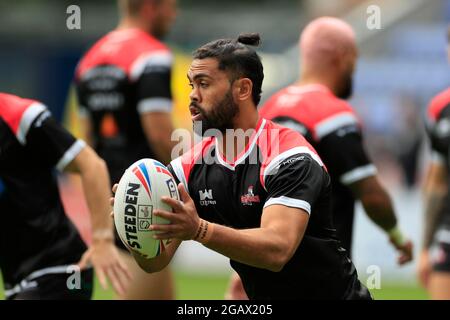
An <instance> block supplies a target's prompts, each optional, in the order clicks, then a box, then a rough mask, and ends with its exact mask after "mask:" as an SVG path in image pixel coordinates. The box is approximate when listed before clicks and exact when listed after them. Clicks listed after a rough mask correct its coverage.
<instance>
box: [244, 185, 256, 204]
mask: <svg viewBox="0 0 450 320" xmlns="http://www.w3.org/2000/svg"><path fill="white" fill-rule="evenodd" d="M259 202H260V199H259V196H258V195H256V196H255V194H254V193H253V186H249V187H248V191H247V194H244V195H242V196H241V203H242V204H243V205H244V206H251V205H253V203H259Z"/></svg>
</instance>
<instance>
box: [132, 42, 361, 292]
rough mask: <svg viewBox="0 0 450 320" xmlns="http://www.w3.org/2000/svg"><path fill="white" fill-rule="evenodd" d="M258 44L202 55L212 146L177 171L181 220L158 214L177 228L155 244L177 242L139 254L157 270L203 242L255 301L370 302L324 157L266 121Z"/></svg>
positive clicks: (203, 102)
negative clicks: (340, 229) (183, 248)
mask: <svg viewBox="0 0 450 320" xmlns="http://www.w3.org/2000/svg"><path fill="white" fill-rule="evenodd" d="M259 41H260V38H259V35H257V34H250V35H241V36H239V38H238V39H235V40H233V39H220V40H216V41H213V42H210V43H208V44H206V45H204V46H202V47H200V48H199V49H197V50H196V51H195V52H194V60H193V61H192V64H191V66H190V68H189V71H188V78H189V82H190V85H191V87H192V91H191V94H190V99H191V104H190V111H191V114H192V120H193V122H194V123H195V125H198V124H199V123H201V126H202V132H201V134H202V135H203V136H204V137H205V138H204V139H203V141H202V142H201V143H199V144H197V145H196V146H195V147H194V148H193V149H192V150H191V151H189V152H187V153H185V154H184V155H183V156H181V157H179V158H177V159H175V160H173V161H172V162H171V164H170V165H169V170H170V171H171V172H172V174H173V176H174V177H175V178H176V180H178V181H179V182H181V183H180V184H179V186H178V189H179V191H180V195H181V198H182V200H183V202H181V201H178V200H175V199H172V198H167V197H163V198H162V200H163V201H165V202H166V203H168V204H169V205H170V206H172V208H173V210H174V213H172V212H167V211H163V210H154V211H153V213H154V214H155V215H156V216H160V217H162V218H165V219H168V220H169V221H171V224H168V225H152V226H151V227H150V228H151V230H155V231H160V233H159V234H156V235H155V237H156V238H157V239H169V238H170V239H173V241H172V242H171V244H170V245H168V246H167V248H166V250H165V251H164V252H162V254H161V255H159V256H157V257H155V258H152V259H146V258H144V257H141V256H140V255H139V254H138V253H133V255H134V257H135V259H136V260H137V261H138V263H139V264H140V265H141V266H142V268H143V269H144V270H147V271H148V272H155V271H158V270H161V269H163V268H165V267H166V266H167V264H168V263H169V262H170V260H171V258H172V257H173V255H174V253H175V251H176V249H177V248H178V246H179V245H180V243H181V242H182V241H183V240H196V241H198V242H200V243H203V244H204V245H205V246H206V247H208V248H210V249H212V250H215V251H216V252H218V253H221V254H223V255H225V256H227V257H229V258H230V259H231V266H232V267H233V269H235V270H236V271H237V272H238V273H239V275H240V276H241V278H242V279H243V284H244V287H245V291H246V293H247V294H248V296H249V297H250V298H252V299H327V298H328V299H370V294H369V292H368V290H367V289H366V288H365V287H364V286H363V285H362V284H361V283H360V281H359V280H358V276H357V272H356V269H355V268H354V266H353V264H352V262H351V260H350V259H349V258H348V255H347V253H346V251H345V250H344V249H342V248H341V247H340V245H339V242H338V241H337V240H336V235H335V230H334V229H333V228H332V215H331V198H330V196H331V183H330V177H329V175H328V173H327V172H326V169H325V167H324V166H323V163H322V161H321V160H320V158H319V156H318V155H317V153H316V152H315V151H314V149H313V148H312V147H311V146H310V144H309V143H308V142H307V141H306V140H305V139H304V138H303V137H302V136H301V135H300V134H298V133H297V132H295V131H294V130H291V129H288V128H284V127H281V126H279V125H276V124H274V123H273V122H271V121H268V120H266V119H264V118H262V117H260V116H259V114H258V111H257V105H258V103H259V101H260V98H261V86H262V81H263V78H264V73H263V66H262V64H261V60H260V58H259V57H258V55H257V54H256V52H255V51H254V50H253V49H252V48H250V47H249V46H250V45H253V46H254V45H258V44H259ZM208 130H215V135H213V136H212V137H211V136H209V137H208V136H207V135H208ZM244 132H246V133H247V134H248V135H247V134H245V137H244V136H243V135H244ZM250 133H251V134H250ZM230 134H231V136H230ZM242 138H245V139H242ZM230 139H231V141H230ZM235 139H237V140H238V141H239V140H241V142H242V143H241V144H238V143H236V140H235ZM188 193H189V194H188Z"/></svg>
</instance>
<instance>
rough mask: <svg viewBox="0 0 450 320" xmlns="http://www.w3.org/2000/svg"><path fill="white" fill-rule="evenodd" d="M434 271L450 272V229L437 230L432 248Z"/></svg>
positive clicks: (431, 256)
mask: <svg viewBox="0 0 450 320" xmlns="http://www.w3.org/2000/svg"><path fill="white" fill-rule="evenodd" d="M430 259H431V263H432V265H433V270H434V271H440V272H450V228H448V227H447V228H440V229H438V230H437V232H436V234H435V236H434V241H433V244H432V245H431V248H430Z"/></svg>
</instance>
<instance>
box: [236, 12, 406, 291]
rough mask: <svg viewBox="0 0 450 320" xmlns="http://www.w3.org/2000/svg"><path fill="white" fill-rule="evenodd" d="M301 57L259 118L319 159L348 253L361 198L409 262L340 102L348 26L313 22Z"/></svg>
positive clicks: (348, 67) (348, 54) (348, 88)
mask: <svg viewBox="0 0 450 320" xmlns="http://www.w3.org/2000/svg"><path fill="white" fill-rule="evenodd" d="M300 54H301V77H300V79H299V80H298V81H297V82H296V83H294V84H293V85H290V86H288V87H287V88H284V89H282V90H281V91H279V92H277V93H275V94H274V95H273V96H272V97H271V98H270V99H269V100H268V101H267V102H266V103H265V105H264V106H263V107H262V108H261V110H260V113H261V116H263V117H265V118H267V119H271V120H273V121H274V122H276V123H278V124H281V125H283V126H286V127H288V128H291V129H294V130H296V131H297V132H299V133H301V134H302V135H303V136H305V137H306V139H307V140H308V141H309V142H310V143H311V144H312V145H313V146H314V148H315V149H316V150H317V152H318V153H319V155H320V157H321V158H322V159H323V161H324V163H325V164H326V166H327V168H328V170H329V173H330V176H331V181H332V185H333V188H332V189H333V196H332V199H333V218H334V224H335V227H336V229H337V234H338V237H339V239H340V240H341V243H342V245H343V247H344V248H345V249H346V250H347V251H348V252H349V254H350V255H351V246H352V236H353V221H354V211H355V200H360V201H361V203H362V205H363V207H364V209H365V211H366V213H367V215H368V216H369V218H370V219H371V220H372V221H373V222H375V223H376V224H377V225H378V226H380V227H381V228H382V229H383V230H384V231H385V232H386V234H387V235H388V237H389V239H390V241H391V243H392V244H393V245H394V247H395V248H396V249H397V250H398V251H399V253H400V256H399V259H398V262H399V263H400V264H403V263H406V262H408V261H410V260H411V259H412V244H411V242H410V241H407V240H406V239H405V238H404V237H403V235H402V234H401V232H400V230H399V229H398V227H397V219H396V215H395V212H394V208H393V206H392V203H391V200H390V198H389V196H388V194H387V192H386V191H385V189H384V188H383V187H382V186H381V185H380V183H379V181H378V178H377V170H376V168H375V166H374V165H373V164H372V162H371V161H370V159H369V157H368V155H367V153H366V151H365V150H364V146H363V138H362V132H361V124H360V122H359V120H358V118H357V116H356V115H355V113H354V111H353V109H352V107H351V106H350V105H349V104H348V103H347V102H345V101H344V100H341V99H348V98H349V97H350V96H351V94H352V87H353V85H352V77H353V72H354V68H355V64H356V59H357V48H356V41H355V35H354V32H353V30H352V28H351V27H350V25H348V24H347V23H345V22H344V21H342V20H339V19H337V18H329V17H323V18H318V19H316V20H314V21H312V22H311V23H310V24H309V25H307V26H306V28H305V29H304V31H303V32H302V35H301V38H300ZM239 286H240V284H239V282H238V281H237V278H236V277H235V276H233V278H232V281H231V285H230V290H229V293H228V297H230V298H232V297H235V298H237V297H238V296H235V294H236V295H238V294H239V292H241V291H242V290H238V289H239ZM232 292H234V293H235V294H233V293H232Z"/></svg>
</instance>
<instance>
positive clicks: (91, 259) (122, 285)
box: [78, 239, 131, 296]
mask: <svg viewBox="0 0 450 320" xmlns="http://www.w3.org/2000/svg"><path fill="white" fill-rule="evenodd" d="M89 263H91V264H92V266H93V267H94V270H95V273H96V275H97V277H98V280H99V282H100V285H101V286H102V288H103V289H105V290H106V289H108V283H107V278H108V279H109V280H110V282H111V283H112V286H113V287H114V290H115V291H116V293H117V294H118V295H119V296H123V295H124V294H125V291H126V288H127V286H128V284H129V282H130V281H131V273H130V271H129V270H128V268H127V267H126V265H125V263H124V262H123V261H122V258H121V257H120V255H119V251H118V250H117V248H116V246H115V245H114V242H113V241H112V240H111V239H101V240H94V241H93V243H92V245H91V246H90V247H89V249H88V250H87V251H86V252H85V253H84V254H83V256H82V258H81V260H80V262H79V263H78V266H79V268H80V269H84V268H86V267H87V266H88V264H89Z"/></svg>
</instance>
